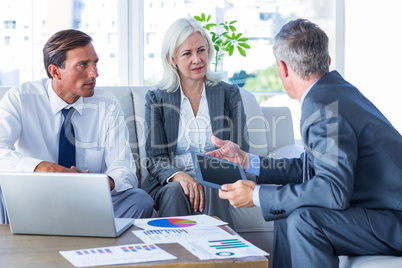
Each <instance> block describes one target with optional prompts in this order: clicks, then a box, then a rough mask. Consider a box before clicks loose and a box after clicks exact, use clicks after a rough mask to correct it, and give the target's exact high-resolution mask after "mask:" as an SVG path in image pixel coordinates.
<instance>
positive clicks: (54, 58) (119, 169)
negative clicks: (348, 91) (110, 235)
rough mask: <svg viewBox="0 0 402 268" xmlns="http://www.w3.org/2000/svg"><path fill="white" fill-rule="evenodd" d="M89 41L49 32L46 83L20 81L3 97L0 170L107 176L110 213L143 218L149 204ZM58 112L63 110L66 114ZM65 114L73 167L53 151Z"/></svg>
mask: <svg viewBox="0 0 402 268" xmlns="http://www.w3.org/2000/svg"><path fill="white" fill-rule="evenodd" d="M91 42H92V38H91V37H90V36H88V35H87V34H85V33H83V32H81V31H77V30H64V31H60V32H58V33H56V34H54V35H53V36H52V37H51V38H50V39H49V40H48V42H47V43H46V44H45V46H44V49H43V55H44V63H45V68H46V71H47V75H48V77H49V78H50V79H42V80H41V81H35V82H27V83H24V84H22V85H20V86H18V87H14V88H12V89H10V90H9V91H8V92H7V93H6V94H5V96H4V97H3V99H2V100H1V102H0V129H1V132H0V171H14V172H15V171H19V172H94V173H106V174H108V176H109V183H110V190H111V194H112V200H113V205H114V210H115V216H116V217H126V218H140V217H150V216H151V214H152V210H153V200H152V198H151V197H150V196H149V195H148V194H147V193H146V192H145V191H143V190H142V189H138V188H137V185H138V180H137V177H136V175H135V172H136V166H135V162H134V160H133V158H132V155H131V150H130V147H129V146H128V136H129V133H128V129H127V127H126V124H125V122H124V115H123V112H122V109H121V106H120V103H119V101H118V100H117V99H116V97H115V96H114V95H113V94H111V93H109V92H108V91H105V90H100V89H97V90H95V84H96V78H97V77H98V71H97V63H98V60H99V59H98V56H97V54H96V52H95V49H94V47H93V45H92V43H91ZM70 108H71V109H70ZM63 109H70V112H69V113H68V114H69V115H68V116H67V115H66V116H64V115H63V113H62V110H63ZM65 117H66V119H67V118H68V119H69V121H70V122H71V124H72V129H73V130H72V131H70V134H71V133H72V135H73V136H69V137H68V140H69V141H70V140H72V143H73V144H74V145H73V147H74V146H75V148H74V149H73V153H69V154H70V155H68V156H67V157H70V158H72V160H71V161H72V162H68V163H73V165H72V166H69V164H67V165H66V166H63V165H62V164H59V163H61V158H62V157H65V156H61V155H60V154H59V151H60V152H61V151H62V150H61V149H60V148H61V147H60V148H59V136H60V133H61V132H62V131H61V129H62V125H64V126H65V123H64V120H65ZM63 129H64V128H63ZM66 134H67V136H68V134H69V133H67V132H66ZM60 141H61V138H60ZM60 143H61V142H60ZM70 146H71V145H70ZM74 151H75V152H74ZM71 154H72V156H71ZM74 154H75V156H74Z"/></svg>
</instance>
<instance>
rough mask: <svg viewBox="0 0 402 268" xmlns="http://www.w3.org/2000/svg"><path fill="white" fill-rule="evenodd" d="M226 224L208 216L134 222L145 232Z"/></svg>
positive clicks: (149, 219)
mask: <svg viewBox="0 0 402 268" xmlns="http://www.w3.org/2000/svg"><path fill="white" fill-rule="evenodd" d="M225 224H227V223H226V222H223V221H220V220H217V219H215V218H213V217H211V216H208V215H193V216H180V217H168V218H148V219H136V220H135V221H134V225H135V226H137V227H139V228H142V229H144V230H161V229H189V228H205V227H212V226H219V225H225Z"/></svg>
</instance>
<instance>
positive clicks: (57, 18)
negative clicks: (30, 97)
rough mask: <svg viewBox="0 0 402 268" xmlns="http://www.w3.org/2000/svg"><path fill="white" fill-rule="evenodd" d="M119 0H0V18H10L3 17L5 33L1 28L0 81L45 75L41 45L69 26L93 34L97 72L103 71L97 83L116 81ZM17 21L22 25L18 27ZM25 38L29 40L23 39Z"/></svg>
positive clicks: (11, 81)
mask: <svg viewBox="0 0 402 268" xmlns="http://www.w3.org/2000/svg"><path fill="white" fill-rule="evenodd" d="M118 1H119V0H68V1H53V0H35V1H31V0H19V1H14V0H2V1H0V18H5V17H6V18H10V19H7V20H5V21H4V29H6V30H7V32H6V33H7V35H4V34H3V33H2V32H4V31H3V30H2V31H0V38H2V39H3V40H4V45H2V44H1V43H0V58H1V59H2V60H1V61H0V85H17V84H20V83H22V82H25V81H30V80H37V79H41V78H44V77H47V76H46V72H45V70H44V68H43V56H42V49H43V46H44V44H45V42H46V41H47V40H48V39H49V37H50V36H51V35H52V34H54V33H56V32H57V31H59V30H64V29H68V28H75V29H79V30H82V31H84V32H86V33H88V34H89V35H91V36H92V38H93V40H94V46H95V49H96V51H97V53H98V55H99V57H100V61H99V65H98V67H99V72H100V73H102V75H100V76H99V79H98V84H101V85H105V86H111V85H117V83H118V81H117V80H116V77H118V66H117V65H118V62H117V57H116V54H117V53H118V40H117V38H116V36H117V31H118V29H117V27H118V26H117V14H118ZM21 6H24V8H23V9H21ZM50 10H59V11H60V10H63V12H50ZM18 25H21V26H22V25H23V27H22V28H21V29H19V28H18V27H17V26H18ZM1 35H3V37H2V36H1ZM24 40H25V41H28V42H22V41H24ZM29 41H30V42H29ZM12 42H13V43H12ZM8 44H12V45H10V46H8Z"/></svg>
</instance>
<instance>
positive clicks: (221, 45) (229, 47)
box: [194, 13, 250, 71]
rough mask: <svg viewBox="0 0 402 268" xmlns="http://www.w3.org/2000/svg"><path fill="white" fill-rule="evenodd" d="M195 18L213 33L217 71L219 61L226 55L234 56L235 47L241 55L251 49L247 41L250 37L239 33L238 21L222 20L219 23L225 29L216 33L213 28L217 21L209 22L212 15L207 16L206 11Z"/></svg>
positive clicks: (244, 54)
mask: <svg viewBox="0 0 402 268" xmlns="http://www.w3.org/2000/svg"><path fill="white" fill-rule="evenodd" d="M194 19H196V20H197V21H199V22H201V23H202V24H203V27H204V29H206V30H207V31H208V32H209V33H210V34H211V39H212V42H213V43H214V47H215V62H214V63H212V64H213V65H214V66H215V71H217V68H218V63H219V61H220V60H222V58H223V57H224V56H225V55H229V56H232V55H233V53H234V51H235V49H236V48H237V50H238V51H239V53H240V55H242V56H243V57H245V56H246V51H245V49H250V45H248V44H247V43H246V41H247V40H248V38H246V37H242V35H243V34H242V33H237V29H236V27H235V26H234V25H233V24H235V23H236V22H237V21H236V20H234V21H231V22H227V21H225V22H222V23H220V24H219V25H221V26H223V29H224V30H225V31H224V32H223V33H216V32H214V31H213V30H212V28H213V27H216V26H217V24H216V23H212V22H209V21H210V20H211V15H208V16H206V15H205V14H204V13H202V14H201V16H194Z"/></svg>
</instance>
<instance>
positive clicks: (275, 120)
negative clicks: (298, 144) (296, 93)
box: [261, 107, 295, 152]
mask: <svg viewBox="0 0 402 268" xmlns="http://www.w3.org/2000/svg"><path fill="white" fill-rule="evenodd" d="M261 109H262V112H263V114H264V118H266V120H267V122H268V128H267V129H268V131H267V132H266V133H267V140H268V145H269V152H272V151H274V150H276V149H278V148H280V147H282V146H286V145H289V144H294V143H295V137H294V133H293V120H292V115H291V113H290V109H289V108H288V107H261Z"/></svg>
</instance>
